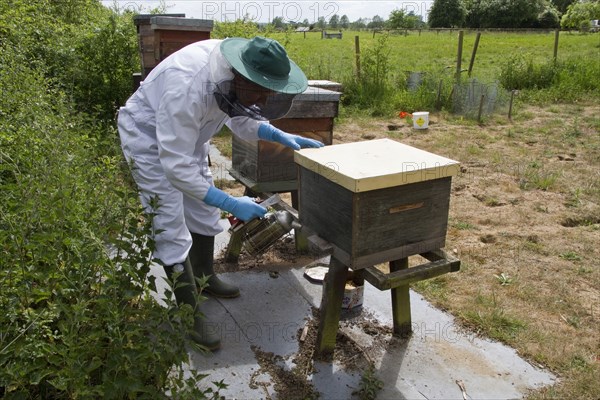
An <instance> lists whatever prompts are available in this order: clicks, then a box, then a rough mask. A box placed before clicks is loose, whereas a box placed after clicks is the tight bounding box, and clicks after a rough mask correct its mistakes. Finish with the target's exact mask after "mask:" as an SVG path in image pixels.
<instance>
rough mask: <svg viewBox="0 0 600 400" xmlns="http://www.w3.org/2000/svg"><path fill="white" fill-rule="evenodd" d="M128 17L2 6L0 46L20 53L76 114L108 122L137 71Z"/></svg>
mask: <svg viewBox="0 0 600 400" xmlns="http://www.w3.org/2000/svg"><path fill="white" fill-rule="evenodd" d="M132 16H133V14H131V13H124V14H117V13H116V12H115V11H112V10H109V9H108V8H105V7H103V6H102V5H101V4H100V2H97V1H69V2H66V1H64V2H63V1H61V2H57V1H53V0H13V1H10V2H0V26H1V27H2V28H0V43H3V44H4V45H6V46H11V47H14V48H17V49H20V54H21V56H22V57H24V58H25V59H26V60H27V62H28V64H30V65H31V66H32V67H35V68H36V69H37V70H39V71H43V72H44V75H45V77H46V78H47V79H48V80H49V81H51V82H52V85H54V86H56V87H58V88H60V89H61V90H63V91H65V92H67V93H68V94H69V96H70V97H71V98H72V100H74V101H76V102H77V103H78V109H79V110H80V111H84V112H87V113H89V114H90V115H93V116H94V117H100V118H101V119H104V120H110V119H112V118H113V117H114V114H115V110H116V108H117V107H118V106H120V105H122V104H123V103H124V102H125V100H126V99H127V97H129V95H131V91H132V82H133V81H132V73H133V72H135V71H136V70H139V65H140V63H139V56H138V53H137V42H136V33H135V26H134V24H133V22H132Z"/></svg>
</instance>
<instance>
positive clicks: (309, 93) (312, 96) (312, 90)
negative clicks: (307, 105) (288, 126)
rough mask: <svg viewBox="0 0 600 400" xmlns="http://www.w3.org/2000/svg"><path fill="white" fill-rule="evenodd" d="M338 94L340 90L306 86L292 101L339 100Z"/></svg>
mask: <svg viewBox="0 0 600 400" xmlns="http://www.w3.org/2000/svg"><path fill="white" fill-rule="evenodd" d="M340 96H341V93H340V92H335V91H333V90H328V89H323V88H320V87H314V86H308V87H307V88H306V90H305V91H304V92H302V93H300V94H298V95H297V96H296V97H294V101H339V100H340Z"/></svg>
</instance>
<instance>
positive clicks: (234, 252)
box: [225, 229, 244, 263]
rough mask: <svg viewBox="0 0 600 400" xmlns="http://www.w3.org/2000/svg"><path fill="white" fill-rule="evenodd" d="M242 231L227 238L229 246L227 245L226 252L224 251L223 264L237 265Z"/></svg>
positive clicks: (240, 249)
mask: <svg viewBox="0 0 600 400" xmlns="http://www.w3.org/2000/svg"><path fill="white" fill-rule="evenodd" d="M243 238H244V234H243V229H240V230H239V231H237V232H232V233H231V236H230V237H229V244H228V245H227V251H225V262H228V263H237V262H238V260H239V258H240V253H241V252H242V244H243V242H244V241H243V240H242V239H243Z"/></svg>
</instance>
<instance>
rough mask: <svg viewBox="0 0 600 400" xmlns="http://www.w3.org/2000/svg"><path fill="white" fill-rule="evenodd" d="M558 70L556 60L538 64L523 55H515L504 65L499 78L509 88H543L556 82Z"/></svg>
mask: <svg viewBox="0 0 600 400" xmlns="http://www.w3.org/2000/svg"><path fill="white" fill-rule="evenodd" d="M558 70H559V69H558V65H557V64H556V63H554V62H546V63H544V64H536V63H534V62H533V60H531V59H529V60H527V59H525V58H524V57H523V56H513V57H510V58H509V59H508V60H507V61H506V63H504V64H503V65H502V67H501V71H500V76H499V80H500V83H501V84H502V86H504V88H506V89H508V90H521V89H543V88H547V87H550V86H551V85H552V84H553V83H554V82H555V80H556V78H557V76H558Z"/></svg>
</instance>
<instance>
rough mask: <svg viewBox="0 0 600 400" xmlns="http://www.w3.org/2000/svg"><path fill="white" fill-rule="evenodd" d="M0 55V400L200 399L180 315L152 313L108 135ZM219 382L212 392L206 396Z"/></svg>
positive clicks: (149, 282) (134, 208) (139, 238)
mask: <svg viewBox="0 0 600 400" xmlns="http://www.w3.org/2000/svg"><path fill="white" fill-rule="evenodd" d="M29 60H30V54H29V53H28V51H27V50H25V49H19V48H15V47H13V46H10V45H9V46H2V45H0V70H2V74H0V91H1V92H2V94H3V96H1V97H0V287H2V290H1V291H0V309H1V310H2V313H0V326H2V332H1V335H0V395H1V396H2V397H4V398H7V399H13V398H15V399H22V398H44V399H46V398H52V399H72V398H107V399H113V398H114V399H122V398H132V397H144V398H165V397H166V396H165V394H166V393H167V392H170V393H171V395H173V396H174V397H178V396H179V397H180V398H181V397H185V398H202V397H203V396H205V395H209V394H211V393H210V392H206V393H205V392H204V391H203V390H201V389H198V388H197V385H198V382H199V381H200V379H201V378H202V376H200V375H199V374H196V373H194V372H192V373H191V376H190V377H189V378H185V379H184V376H183V371H184V365H185V363H186V362H187V360H188V354H187V352H186V348H185V346H186V345H187V340H186V339H185V338H184V337H183V335H182V333H184V332H186V331H187V329H188V328H189V327H190V326H191V324H192V321H191V318H190V316H189V313H186V312H185V311H187V310H179V309H178V308H177V307H174V304H173V300H172V299H171V298H168V299H166V302H167V306H168V307H161V306H160V305H158V304H157V302H156V301H154V300H153V298H152V297H151V295H150V292H151V291H153V290H155V289H156V288H155V282H154V280H153V279H151V278H149V277H147V273H148V271H149V268H150V263H151V257H150V253H151V250H152V243H149V242H148V240H147V238H148V236H149V233H150V222H151V218H149V219H146V220H144V219H140V215H141V214H140V210H139V206H138V200H137V194H136V192H135V191H134V190H131V189H130V187H131V186H130V184H129V183H128V182H127V181H126V180H124V178H123V177H124V176H127V175H125V174H124V173H123V167H124V165H123V162H122V158H121V155H120V150H119V147H118V145H117V143H116V132H115V130H114V128H112V127H103V125H101V124H93V123H90V122H89V120H88V117H86V116H83V115H81V114H80V113H78V112H76V111H75V109H74V108H73V107H71V105H70V102H69V99H68V97H67V96H65V95H64V93H61V92H60V91H59V90H57V89H56V88H52V87H50V86H49V85H48V81H47V78H46V73H47V70H46V69H45V68H44V69H43V70H41V71H40V70H38V69H36V68H31V66H30V65H29V62H28V61H29ZM221 386H222V383H217V389H218V388H219V387H221Z"/></svg>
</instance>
